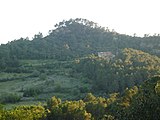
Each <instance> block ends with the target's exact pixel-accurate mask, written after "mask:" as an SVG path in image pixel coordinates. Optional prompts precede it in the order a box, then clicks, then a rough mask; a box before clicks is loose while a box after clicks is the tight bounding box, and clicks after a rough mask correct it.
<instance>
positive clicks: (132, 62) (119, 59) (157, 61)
mask: <svg viewBox="0 0 160 120" xmlns="http://www.w3.org/2000/svg"><path fill="white" fill-rule="evenodd" d="M76 61H77V62H76V67H75V71H76V72H77V73H82V74H83V76H84V77H86V78H88V79H89V80H90V81H91V83H92V85H93V91H95V92H96V91H103V92H104V91H105V92H106V93H112V92H122V91H123V90H124V89H125V88H126V87H133V86H134V85H139V84H141V83H142V82H143V81H144V80H146V79H148V78H150V77H152V76H154V75H159V74H160V58H159V57H157V56H153V55H150V54H148V53H145V52H142V51H140V50H135V49H132V48H125V49H123V50H121V51H119V54H118V55H116V56H115V57H114V58H113V59H111V60H110V61H108V60H106V59H104V58H101V57H98V56H95V55H91V56H88V57H86V58H83V59H79V60H78V59H77V60H76Z"/></svg>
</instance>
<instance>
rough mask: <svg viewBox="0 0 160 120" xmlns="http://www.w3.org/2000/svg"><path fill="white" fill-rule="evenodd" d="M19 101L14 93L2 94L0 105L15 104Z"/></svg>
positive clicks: (19, 98)
mask: <svg viewBox="0 0 160 120" xmlns="http://www.w3.org/2000/svg"><path fill="white" fill-rule="evenodd" d="M20 100H21V96H20V95H18V94H15V93H3V94H1V96H0V103H16V102H19V101H20Z"/></svg>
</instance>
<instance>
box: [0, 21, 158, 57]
mask: <svg viewBox="0 0 160 120" xmlns="http://www.w3.org/2000/svg"><path fill="white" fill-rule="evenodd" d="M55 27H56V28H55V29H54V30H50V31H49V33H48V35H47V36H45V37H43V34H42V33H38V34H36V35H35V36H34V38H33V40H32V41H30V40H28V38H20V39H18V40H15V41H12V42H9V43H8V44H6V45H1V46H0V58H1V59H2V58H4V57H7V58H11V59H12V58H13V57H16V58H18V59H51V58H55V59H59V60H67V59H70V58H74V57H81V56H84V55H87V54H92V53H94V54H95V53H97V52H101V51H102V52H103V51H111V52H113V53H114V54H115V53H117V52H118V51H119V50H120V49H123V48H134V49H138V50H142V51H145V52H148V53H150V54H155V55H158V56H159V55H160V50H159V47H160V36H159V35H154V36H149V35H147V34H146V35H144V37H143V38H141V37H136V36H134V37H132V36H128V35H123V34H119V33H117V32H115V31H114V30H110V29H108V28H105V27H101V26H99V25H98V24H97V23H94V22H92V21H89V20H86V19H78V18H77V19H70V20H68V21H62V22H60V23H59V24H56V25H55Z"/></svg>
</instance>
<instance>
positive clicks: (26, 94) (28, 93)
mask: <svg viewBox="0 0 160 120" xmlns="http://www.w3.org/2000/svg"><path fill="white" fill-rule="evenodd" d="M42 91H43V88H41V87H37V88H27V89H25V90H24V91H23V92H24V93H23V97H33V96H36V95H38V94H40V93H42Z"/></svg>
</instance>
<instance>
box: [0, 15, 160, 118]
mask: <svg viewBox="0 0 160 120" xmlns="http://www.w3.org/2000/svg"><path fill="white" fill-rule="evenodd" d="M159 57H160V35H156V34H155V35H154V36H149V35H147V34H145V35H144V37H137V36H136V35H134V36H128V35H124V34H120V33H117V32H115V31H114V30H110V29H109V28H105V27H101V26H100V25H98V24H97V23H94V22H92V21H89V20H86V19H80V18H77V19H70V20H68V21H65V20H64V21H62V22H60V23H58V24H56V25H55V29H53V30H50V31H49V32H48V35H47V36H43V34H42V33H38V34H36V35H35V36H34V38H33V39H32V40H29V39H28V38H20V39H18V40H14V41H12V42H8V43H7V44H1V45H0V120H135V119H139V120H146V119H147V120H152V119H154V118H157V120H158V119H160V116H159V112H160V109H159V108H160V102H159V101H160V96H159V95H160V87H159V86H160V77H159V75H160V58H159Z"/></svg>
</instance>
